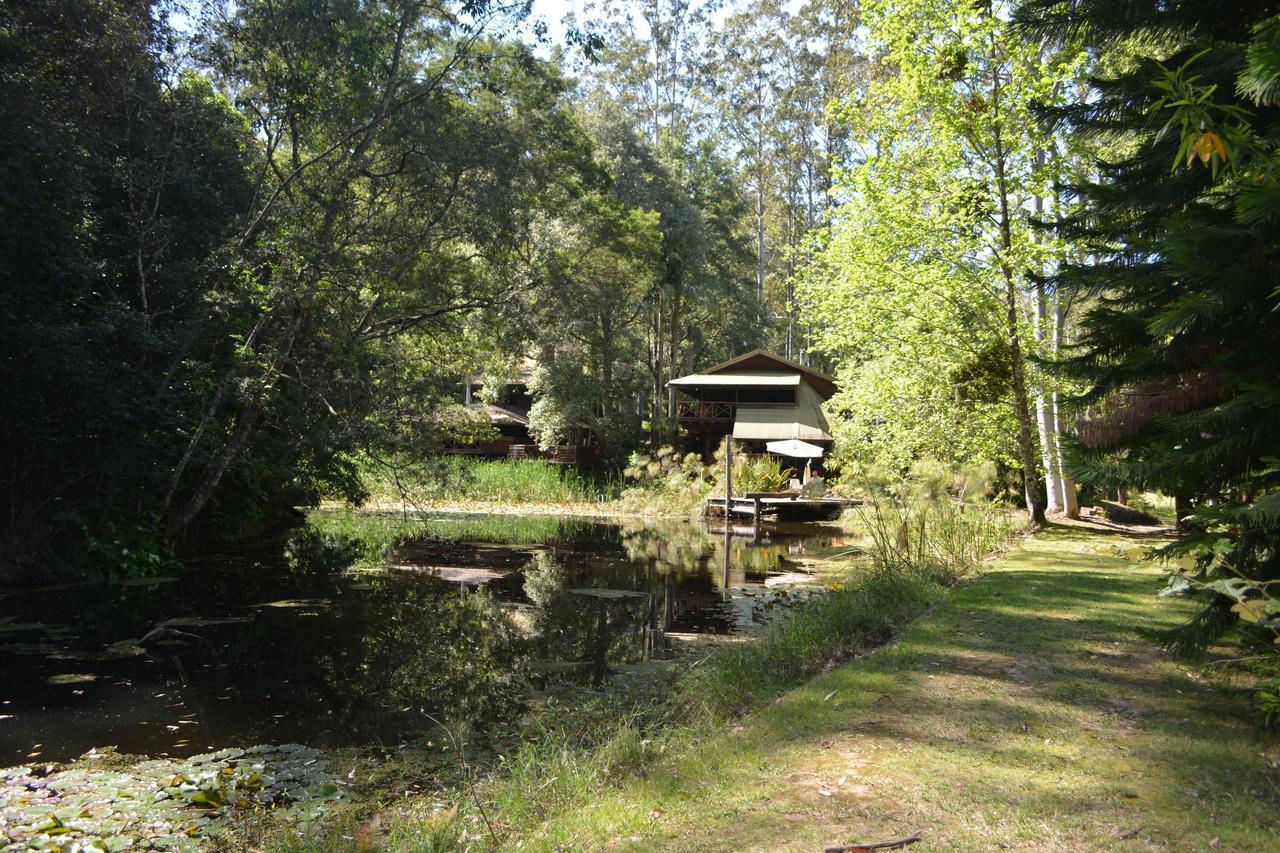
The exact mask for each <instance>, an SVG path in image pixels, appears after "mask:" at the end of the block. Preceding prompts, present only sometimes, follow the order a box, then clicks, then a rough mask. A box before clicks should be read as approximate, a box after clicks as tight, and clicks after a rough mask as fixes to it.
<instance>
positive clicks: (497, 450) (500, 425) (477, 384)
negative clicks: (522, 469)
mask: <svg viewBox="0 0 1280 853" xmlns="http://www.w3.org/2000/svg"><path fill="white" fill-rule="evenodd" d="M532 372H533V371H532V370H531V368H529V367H527V366H526V367H523V368H521V369H520V370H519V371H518V372H517V373H516V374H515V376H513V377H512V378H511V379H509V380H507V381H506V382H504V383H502V387H501V388H499V389H497V393H496V394H493V395H486V396H490V397H491V398H492V399H494V400H495V402H492V403H490V402H485V401H483V400H481V399H480V392H481V390H482V389H483V388H484V381H483V380H482V379H481V378H480V377H478V376H472V377H468V378H467V380H466V382H465V384H464V392H463V404H464V405H465V406H466V408H467V410H468V411H470V412H471V413H473V415H474V416H476V417H479V418H483V419H485V420H488V422H489V423H490V425H492V426H493V427H494V428H495V429H496V430H497V431H498V437H497V438H495V439H493V440H491V441H477V442H471V443H469V444H455V445H451V446H449V447H446V448H445V452H446V453H452V454H461V455H466V456H484V457H488V458H491V459H498V458H503V457H506V458H509V459H545V460H547V461H548V462H554V463H557V464H561V465H574V464H578V463H582V462H590V461H592V460H594V459H595V458H596V448H595V436H594V434H593V433H592V431H591V428H590V427H589V426H587V425H586V424H578V425H576V426H575V427H574V429H573V434H572V436H571V440H570V441H569V443H567V444H558V445H555V446H553V447H548V448H547V449H545V450H544V449H542V448H541V447H539V446H538V442H537V441H536V440H535V439H534V438H533V436H532V435H531V434H530V433H529V409H530V408H531V407H532V406H533V397H532V396H531V395H530V393H529V380H530V378H531V375H532Z"/></svg>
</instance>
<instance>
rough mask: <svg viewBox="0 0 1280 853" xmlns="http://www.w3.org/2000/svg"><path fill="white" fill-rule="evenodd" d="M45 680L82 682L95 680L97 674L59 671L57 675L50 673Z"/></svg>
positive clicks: (69, 682)
mask: <svg viewBox="0 0 1280 853" xmlns="http://www.w3.org/2000/svg"><path fill="white" fill-rule="evenodd" d="M45 680H46V681H48V682H49V683H50V684H84V683H86V682H89V681H97V680H98V676H96V675H92V674H90V673H87V672H61V673H58V674H57V675H51V676H49V677H48V678H47V679H45Z"/></svg>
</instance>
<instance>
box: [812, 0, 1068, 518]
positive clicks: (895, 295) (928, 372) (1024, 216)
mask: <svg viewBox="0 0 1280 853" xmlns="http://www.w3.org/2000/svg"><path fill="white" fill-rule="evenodd" d="M1007 12H1008V10H1007V9H1003V8H1001V7H999V4H995V5H986V4H983V5H974V6H965V7H961V8H959V9H956V8H954V7H953V5H952V4H950V3H942V2H935V1H934V0H889V1H888V2H881V3H874V4H872V3H867V4H864V6H863V14H864V16H865V22H866V24H867V27H868V31H869V34H870V39H869V47H870V53H871V58H872V61H873V62H874V63H875V64H876V65H877V67H878V71H877V72H876V81H875V82H874V83H873V84H872V85H871V86H870V87H869V88H868V90H867V94H866V95H865V97H862V98H859V99H857V100H855V101H853V102H851V103H848V104H847V105H846V106H845V108H844V109H843V111H842V113H841V116H842V118H843V120H844V121H846V122H848V123H849V125H850V128H851V129H850V134H849V138H850V139H851V140H856V141H857V143H858V145H859V147H860V150H859V151H858V152H857V154H856V155H855V156H854V157H853V158H852V159H851V160H850V161H849V162H848V163H847V164H845V172H844V178H843V183H842V185H841V186H840V187H839V188H838V194H839V196H840V200H841V202H842V203H841V205H840V206H839V207H838V209H837V210H836V212H835V215H834V221H833V224H832V226H831V234H830V236H829V238H827V241H826V242H825V243H823V244H819V246H820V248H821V249H822V252H823V255H824V256H823V257H820V258H818V259H816V260H815V261H814V262H813V263H812V264H811V267H810V270H809V272H808V274H807V275H806V276H805V278H804V279H803V281H802V284H801V294H800V295H801V298H802V300H803V303H804V304H805V305H806V306H807V307H808V310H810V311H812V312H815V313H816V316H817V317H818V318H819V320H818V322H819V329H818V330H817V335H818V338H817V341H816V343H817V344H818V346H819V348H821V349H825V350H826V351H828V352H831V353H840V354H842V355H843V356H844V359H843V363H842V364H841V368H842V369H841V375H842V377H843V378H844V379H845V381H846V383H847V384H848V386H849V387H850V388H856V389H859V390H858V391H857V392H855V393H856V394H857V398H856V399H853V400H848V401H847V404H846V405H847V406H848V407H849V408H857V409H859V413H858V415H857V417H858V418H859V419H860V420H861V421H862V423H863V425H862V426H861V427H859V429H858V432H857V434H856V435H855V436H853V437H852V440H853V441H854V442H867V443H869V444H870V446H871V447H875V446H876V445H877V443H880V442H884V443H887V444H888V445H890V447H889V448H886V449H887V450H888V451H889V452H887V453H884V454H883V455H884V457H885V458H886V461H892V462H893V463H894V464H896V465H899V466H900V465H903V464H904V463H906V462H907V461H908V460H909V459H911V458H912V457H914V456H915V455H916V454H918V453H921V452H924V451H928V452H930V454H931V455H936V454H937V453H938V451H940V450H945V446H946V445H947V444H948V443H949V444H950V446H951V447H952V448H953V449H954V450H958V451H960V452H961V453H962V454H963V456H962V459H961V460H960V461H968V459H971V458H972V457H971V456H969V454H975V453H976V454H978V455H982V454H989V457H990V458H1001V457H1002V456H1004V454H1005V453H1007V452H1008V451H1010V450H1011V451H1012V454H1011V455H1012V459H1013V461H1014V462H1015V464H1016V468H1017V469H1018V470H1020V472H1021V474H1022V478H1023V482H1024V484H1025V489H1026V493H1027V500H1028V507H1029V509H1030V511H1031V514H1032V516H1033V518H1034V519H1035V520H1036V521H1037V522H1039V523H1043V522H1044V520H1045V519H1044V512H1045V498H1044V494H1043V492H1041V490H1040V489H1039V486H1038V480H1039V461H1040V456H1041V451H1040V445H1039V441H1038V436H1037V427H1036V423H1035V417H1034V413H1033V409H1032V405H1031V401H1030V399H1029V394H1028V379H1027V372H1028V371H1027V355H1026V350H1027V347H1028V338H1029V337H1030V334H1029V332H1030V326H1031V324H1030V322H1029V321H1028V316H1027V315H1028V312H1027V310H1026V309H1027V302H1028V284H1029V282H1028V280H1027V273H1028V272H1032V271H1038V270H1041V269H1043V268H1044V266H1045V265H1046V263H1048V262H1049V261H1050V260H1051V259H1052V257H1053V253H1054V252H1055V251H1056V247H1054V246H1053V245H1048V244H1046V242H1045V241H1043V240H1041V239H1038V238H1037V235H1036V234H1035V232H1034V229H1033V228H1032V216H1031V211H1030V210H1029V209H1028V207H1027V206H1025V205H1024V200H1028V199H1030V198H1031V197H1033V196H1044V195H1046V194H1047V181H1048V174H1047V173H1046V171H1045V169H1044V167H1043V163H1042V161H1041V159H1040V158H1039V157H1038V156H1037V154H1038V152H1042V151H1044V150H1046V149H1047V148H1049V147H1050V145H1051V140H1050V139H1049V138H1048V137H1047V135H1046V134H1045V133H1044V132H1042V131H1041V130H1040V128H1039V126H1038V125H1037V124H1036V123H1035V122H1034V121H1033V116H1032V115H1031V113H1030V107H1031V104H1032V102H1033V100H1035V99H1037V98H1047V97H1051V96H1052V94H1053V92H1054V90H1055V86H1057V84H1059V83H1060V82H1061V81H1062V80H1063V79H1065V78H1067V77H1069V76H1070V74H1071V73H1072V70H1073V68H1074V62H1075V60H1074V55H1073V53H1072V52H1071V51H1063V52H1061V53H1046V52H1045V51H1044V50H1043V48H1042V46H1040V45H1038V44H1028V43H1027V42H1025V41H1023V40H1019V39H1017V38H1015V37H1013V36H1012V34H1011V33H1010V31H1009V28H1008V25H1007V23H1006V18H1007ZM829 282H831V283H833V284H834V286H829V285H828V283H829ZM904 405H905V407H906V408H905V409H904ZM921 421H928V422H927V423H921ZM895 424H897V425H898V426H894V425H895ZM886 426H887V428H886ZM1010 427H1011V429H1010ZM1009 434H1012V435H1013V437H1014V442H1013V445H1012V447H1011V448H1010V447H1009V446H1008V445H1007V444H1006V445H1004V446H1003V447H1001V446H999V445H1000V444H1002V443H1003V442H1002V438H1001V437H1002V436H1004V435H1009ZM984 436H985V437H986V438H987V439H988V441H987V442H985V443H984V444H982V445H978V446H965V445H966V444H968V441H969V440H972V439H978V440H979V441H980V440H981V438H982V437H984ZM951 455H952V454H951V453H945V452H944V453H942V454H941V456H942V458H945V457H947V456H951ZM964 457H968V459H966V458H964Z"/></svg>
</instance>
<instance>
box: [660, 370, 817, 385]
mask: <svg viewBox="0 0 1280 853" xmlns="http://www.w3.org/2000/svg"><path fill="white" fill-rule="evenodd" d="M667 384H669V385H676V386H678V387H685V388H688V387H699V386H712V385H716V386H726V385H727V386H734V385H746V386H753V387H761V386H765V387H774V386H783V387H794V386H796V385H799V384H800V374H799V373H781V372H778V371H773V370H742V371H735V372H730V373H693V374H690V375H689V376H681V377H680V378H678V379H672V380H671V381H670V382H669V383H667Z"/></svg>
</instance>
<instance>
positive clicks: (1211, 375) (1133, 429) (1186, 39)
mask: <svg viewBox="0 0 1280 853" xmlns="http://www.w3.org/2000/svg"><path fill="white" fill-rule="evenodd" d="M1018 17H1019V21H1020V24H1021V25H1022V26H1023V27H1025V28H1026V29H1027V30H1028V31H1030V32H1032V33H1034V34H1036V35H1038V36H1047V37H1050V38H1082V39H1083V40H1084V41H1085V42H1086V43H1087V44H1090V45H1092V46H1094V47H1095V48H1096V49H1097V51H1098V52H1097V54H1096V55H1098V56H1099V57H1101V61H1100V65H1099V71H1098V76H1097V77H1096V78H1095V79H1093V80H1092V81H1091V89H1092V91H1091V94H1090V95H1089V96H1088V97H1086V98H1083V99H1082V100H1081V102H1080V103H1079V104H1078V105H1076V106H1074V107H1069V108H1064V109H1059V110H1056V111H1053V112H1052V113H1051V114H1050V117H1051V118H1056V119H1059V120H1062V121H1064V122H1065V123H1066V124H1067V125H1068V127H1069V128H1070V129H1071V130H1072V131H1074V132H1075V133H1077V134H1081V135H1087V136H1092V137H1094V138H1098V137H1101V138H1103V139H1105V140H1106V144H1105V145H1104V146H1103V147H1102V150H1103V151H1104V152H1105V154H1104V158H1103V161H1102V162H1100V163H1099V164H1098V165H1097V171H1096V178H1095V179H1094V180H1091V181H1086V182H1081V183H1079V184H1077V185H1075V186H1072V187H1069V188H1067V189H1068V191H1069V193H1070V194H1071V195H1072V196H1073V198H1074V199H1075V201H1076V202H1077V206H1076V208H1075V212H1074V213H1073V214H1071V215H1068V216H1066V217H1064V218H1063V219H1062V220H1061V221H1060V222H1058V223H1057V228H1058V231H1059V234H1060V236H1062V237H1064V238H1065V239H1067V240H1070V241H1074V242H1075V243H1076V244H1077V245H1079V246H1081V247H1082V252H1081V256H1082V257H1084V258H1085V259H1086V260H1085V261H1083V262H1081V263H1076V264H1069V265H1065V266H1063V267H1062V268H1061V269H1060V270H1059V272H1058V274H1057V275H1056V276H1055V277H1054V279H1053V280H1052V282H1051V284H1052V286H1056V287H1058V288H1060V289H1061V290H1062V291H1064V292H1070V293H1075V294H1079V295H1083V296H1087V297H1089V298H1090V299H1091V305H1092V307H1091V308H1090V310H1089V311H1088V312H1087V313H1086V315H1085V316H1084V317H1083V319H1082V323H1081V326H1082V329H1081V336H1080V341H1079V346H1078V347H1077V348H1076V350H1075V351H1074V352H1073V353H1069V354H1068V356H1067V357H1066V358H1064V360H1063V361H1062V362H1061V363H1060V364H1059V367H1060V369H1061V370H1063V371H1064V372H1066V373H1068V374H1071V375H1073V376H1075V377H1078V378H1081V379H1084V380H1085V381H1086V382H1087V383H1088V385H1089V386H1090V390H1089V391H1088V392H1087V393H1086V394H1085V395H1083V396H1082V397H1081V398H1079V399H1078V400H1077V401H1076V403H1077V404H1078V405H1079V406H1080V407H1082V417H1081V418H1080V420H1079V421H1078V423H1077V426H1078V432H1079V435H1078V442H1077V444H1076V446H1075V448H1074V453H1073V468H1074V474H1075V475H1076V476H1077V477H1078V479H1080V480H1081V481H1083V482H1086V483H1092V484H1095V485H1106V486H1126V487H1131V488H1140V489H1155V490H1159V491H1161V492H1164V493H1166V494H1173V495H1175V496H1177V499H1178V500H1177V503H1178V514H1179V516H1180V522H1181V526H1182V527H1183V529H1184V534H1185V535H1184V537H1183V539H1182V541H1181V542H1179V543H1178V544H1177V546H1175V549H1174V550H1173V551H1171V552H1170V553H1171V554H1177V553H1182V554H1184V555H1190V556H1192V557H1194V560H1187V561H1186V563H1187V569H1186V572H1185V574H1182V575H1176V576H1175V577H1174V578H1173V581H1172V584H1173V586H1174V587H1177V588H1181V589H1187V590H1191V589H1199V590H1201V594H1203V595H1204V596H1205V597H1206V599H1207V600H1208V602H1209V606H1208V607H1207V608H1206V610H1205V611H1204V612H1203V613H1202V614H1201V615H1200V616H1199V617H1198V618H1197V619H1196V620H1194V621H1193V622H1192V623H1191V624H1189V625H1188V626H1186V627H1185V628H1184V629H1183V630H1181V631H1179V632H1177V633H1176V634H1175V635H1171V636H1170V640H1171V642H1172V643H1173V644H1175V645H1177V646H1180V647H1181V648H1182V649H1184V650H1190V649H1192V648H1196V647H1202V646H1203V645H1204V644H1205V643H1207V642H1210V641H1212V640H1214V639H1216V638H1217V637H1220V636H1222V634H1223V632H1224V631H1226V630H1227V629H1229V628H1230V627H1231V626H1232V625H1233V624H1234V623H1236V621H1237V616H1240V617H1243V618H1244V620H1245V622H1246V623H1251V625H1252V627H1249V626H1246V627H1247V628H1248V630H1247V631H1246V633H1250V632H1252V633H1253V635H1254V636H1256V637H1258V638H1260V639H1266V640H1268V641H1273V640H1275V639H1276V633H1275V629H1276V628H1280V619H1277V617H1278V616H1280V605H1278V604H1276V602H1275V600H1274V592H1275V590H1276V589H1277V587H1276V586H1274V585H1273V584H1275V583H1276V582H1277V579H1280V561H1278V560H1277V554H1276V551H1277V540H1278V539H1280V491H1277V489H1278V488H1280V458H1278V457H1280V348H1277V345H1276V342H1277V341H1280V289H1278V288H1277V284H1280V228H1278V227H1277V225H1278V224H1280V201H1278V200H1280V190H1278V189H1277V187H1278V184H1277V166H1278V165H1280V155H1278V149H1277V139H1278V137H1277V129H1278V128H1280V99H1278V98H1277V88H1278V87H1277V81H1280V73H1277V72H1278V71H1280V69H1278V68H1277V65H1280V63H1277V62H1276V58H1277V57H1278V56H1280V38H1278V36H1280V19H1278V18H1277V17H1275V6H1274V4H1273V3H1265V2H1259V3H1225V2H1205V0H1195V2H1181V1H1179V0H1175V2H1167V0H1132V1H1131V2H1116V1H1115V0H1030V2H1027V3H1026V4H1024V6H1023V7H1022V8H1021V10H1020V11H1019V16H1018ZM1192 563H1194V566H1192V565H1191V564H1192Z"/></svg>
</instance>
